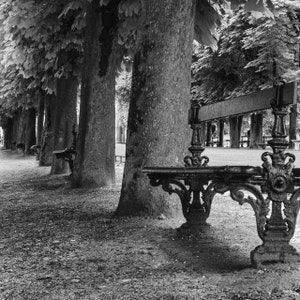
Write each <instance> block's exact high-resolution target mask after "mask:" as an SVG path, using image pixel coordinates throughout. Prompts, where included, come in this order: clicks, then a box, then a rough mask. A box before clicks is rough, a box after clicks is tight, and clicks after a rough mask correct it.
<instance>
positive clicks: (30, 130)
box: [24, 108, 36, 154]
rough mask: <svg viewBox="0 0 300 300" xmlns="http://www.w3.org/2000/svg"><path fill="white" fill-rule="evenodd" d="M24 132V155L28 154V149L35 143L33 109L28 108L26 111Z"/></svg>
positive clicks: (34, 111) (34, 112)
mask: <svg viewBox="0 0 300 300" xmlns="http://www.w3.org/2000/svg"><path fill="white" fill-rule="evenodd" d="M25 121H26V124H25V132H24V144H25V154H30V147H31V146H33V145H35V143H36V134H35V124H36V110H35V108H29V109H27V110H26V118H25Z"/></svg>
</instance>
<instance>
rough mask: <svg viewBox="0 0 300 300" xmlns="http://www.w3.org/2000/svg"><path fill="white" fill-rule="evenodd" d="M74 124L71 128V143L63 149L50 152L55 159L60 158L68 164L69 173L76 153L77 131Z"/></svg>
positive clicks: (72, 167)
mask: <svg viewBox="0 0 300 300" xmlns="http://www.w3.org/2000/svg"><path fill="white" fill-rule="evenodd" d="M75 126H76V125H73V129H72V135H73V141H72V145H71V146H70V147H69V148H66V149H64V150H56V151H53V152H52V153H53V155H54V156H55V158H56V159H62V160H64V161H66V162H67V163H68V164H69V167H70V171H71V174H73V171H74V160H75V158H76V154H77V151H76V139H77V132H76V130H75V128H76V127H75Z"/></svg>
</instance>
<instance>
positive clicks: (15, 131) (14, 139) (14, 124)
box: [10, 109, 21, 150]
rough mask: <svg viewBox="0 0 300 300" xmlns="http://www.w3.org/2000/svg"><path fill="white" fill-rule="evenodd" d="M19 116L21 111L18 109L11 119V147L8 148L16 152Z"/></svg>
mask: <svg viewBox="0 0 300 300" xmlns="http://www.w3.org/2000/svg"><path fill="white" fill-rule="evenodd" d="M20 115H21V110H20V109H18V110H17V111H16V112H15V113H14V115H13V117H12V146H11V148H10V149H11V150H16V145H17V143H18V138H19V127H20V126H19V125H20Z"/></svg>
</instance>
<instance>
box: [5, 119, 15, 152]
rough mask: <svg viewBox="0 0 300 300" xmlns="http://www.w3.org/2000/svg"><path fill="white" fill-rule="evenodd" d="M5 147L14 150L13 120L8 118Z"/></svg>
mask: <svg viewBox="0 0 300 300" xmlns="http://www.w3.org/2000/svg"><path fill="white" fill-rule="evenodd" d="M3 134H4V147H5V148H6V149H12V146H13V119H12V118H7V121H6V124H5V127H4V132H3Z"/></svg>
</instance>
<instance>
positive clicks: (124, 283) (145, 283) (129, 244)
mask: <svg viewBox="0 0 300 300" xmlns="http://www.w3.org/2000/svg"><path fill="white" fill-rule="evenodd" d="M227 153H228V155H227V156H229V154H230V152H227ZM249 153H250V152H249ZM251 153H252V152H251ZM242 156H243V157H245V154H242ZM223 157H224V155H223ZM233 157H235V158H236V156H233ZM247 157H249V155H247ZM121 173H122V165H117V175H118V178H117V179H118V180H117V181H118V183H117V186H116V187H114V188H110V189H108V188H106V189H104V188H102V189H100V188H99V189H93V190H85V189H70V188H69V183H68V178H67V177H66V176H50V175H48V174H49V168H48V167H38V166H37V162H36V160H35V159H34V158H33V157H24V156H21V155H18V154H15V153H12V152H11V151H8V150H0V191H1V195H0V216H1V218H0V299H1V300H6V299H11V300H44V299H47V300H48V299H49V300H50V299H51V300H60V299H61V300H69V299H80V300H81V299H82V300H85V299H86V300H87V299H103V300H106V299H108V300H109V299H164V300H171V299H178V300H179V299H208V300H210V299H230V300H239V299H241V300H252V299H270V300H271V299H272V300H273V299H300V263H299V264H293V265H283V264H277V265H268V266H266V267H265V268H264V269H254V268H252V267H251V266H250V258H249V253H250V251H251V250H252V249H253V248H255V247H256V246H257V245H259V244H260V243H261V241H260V240H259V238H258V236H257V234H256V227H255V219H254V213H253V211H252V209H251V208H250V206H246V205H245V206H243V207H241V206H239V205H238V204H237V203H236V202H234V201H232V200H231V199H230V198H229V197H228V196H225V197H224V196H219V197H216V199H215V200H214V203H213V206H212V213H211V217H210V218H209V222H210V226H209V227H207V228H206V229H203V230H199V232H195V233H193V234H192V233H188V232H180V231H178V230H177V228H178V227H179V226H180V225H181V224H182V223H183V221H184V220H183V218H176V219H164V218H162V217H161V218H158V219H150V218H140V217H135V218H118V219H117V218H114V217H113V213H114V211H115V209H116V206H117V203H118V197H119V193H120V184H121ZM299 225H300V224H299V221H298V227H299ZM292 244H293V245H294V246H295V247H296V248H297V249H298V250H300V231H299V228H298V229H297V230H296V233H295V236H294V238H293V239H292Z"/></svg>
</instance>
